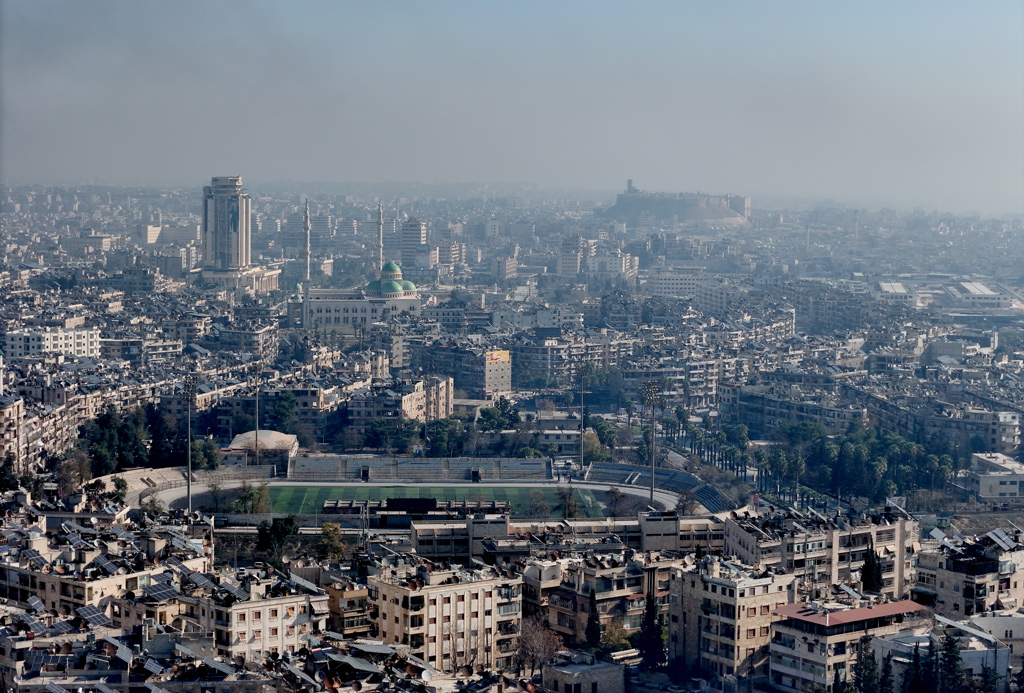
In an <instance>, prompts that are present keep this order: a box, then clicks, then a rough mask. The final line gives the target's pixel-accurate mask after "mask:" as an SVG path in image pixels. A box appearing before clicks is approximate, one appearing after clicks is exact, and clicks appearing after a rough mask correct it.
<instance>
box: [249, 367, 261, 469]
mask: <svg viewBox="0 0 1024 693" xmlns="http://www.w3.org/2000/svg"><path fill="white" fill-rule="evenodd" d="M250 368H251V369H252V373H253V375H255V376H256V437H255V439H254V443H253V449H254V450H255V451H256V466H257V467H258V466H260V374H261V373H262V372H263V362H262V361H260V360H256V361H253V363H252V365H251V366H250Z"/></svg>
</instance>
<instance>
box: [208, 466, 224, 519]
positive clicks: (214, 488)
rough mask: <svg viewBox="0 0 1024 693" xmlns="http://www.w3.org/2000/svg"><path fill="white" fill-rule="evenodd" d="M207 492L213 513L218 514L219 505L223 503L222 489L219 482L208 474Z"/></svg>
mask: <svg viewBox="0 0 1024 693" xmlns="http://www.w3.org/2000/svg"><path fill="white" fill-rule="evenodd" d="M206 489H207V492H208V493H209V494H210V502H211V503H212V504H213V512H215V513H219V512H220V504H221V503H223V502H224V489H223V488H222V487H221V485H220V480H219V479H218V478H217V477H216V476H214V475H213V474H210V476H209V481H207V482H206Z"/></svg>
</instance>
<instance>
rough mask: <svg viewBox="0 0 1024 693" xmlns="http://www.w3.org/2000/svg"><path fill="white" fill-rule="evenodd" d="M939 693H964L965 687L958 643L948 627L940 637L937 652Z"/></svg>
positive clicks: (965, 677)
mask: <svg viewBox="0 0 1024 693" xmlns="http://www.w3.org/2000/svg"><path fill="white" fill-rule="evenodd" d="M938 671H939V676H938V679H939V680H938V683H939V685H938V692H939V693H964V691H965V690H966V688H967V672H965V671H964V665H963V662H961V660H960V643H959V641H957V639H956V636H954V635H953V629H952V628H948V629H947V630H946V634H945V635H944V636H943V637H942V647H941V652H940V654H939V669H938Z"/></svg>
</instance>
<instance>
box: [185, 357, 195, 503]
mask: <svg viewBox="0 0 1024 693" xmlns="http://www.w3.org/2000/svg"><path fill="white" fill-rule="evenodd" d="M198 384H199V378H198V377H197V376H196V374H195V373H189V374H187V375H186V376H185V381H184V386H185V387H184V391H185V407H186V409H187V412H188V414H187V415H186V416H187V421H188V433H187V435H186V436H185V445H186V448H185V449H186V454H187V459H188V474H187V476H186V478H185V481H186V484H187V486H188V489H187V491H186V495H187V496H188V514H189V516H191V515H192V406H193V404H194V403H195V400H196V386H197V385H198Z"/></svg>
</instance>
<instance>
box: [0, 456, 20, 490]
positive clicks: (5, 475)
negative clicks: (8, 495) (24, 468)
mask: <svg viewBox="0 0 1024 693" xmlns="http://www.w3.org/2000/svg"><path fill="white" fill-rule="evenodd" d="M16 462H17V460H16V459H15V457H14V453H11V452H8V453H7V454H6V455H4V461H3V463H2V464H0V491H13V490H14V489H16V488H18V476H17V475H16V474H15V473H14V466H15V463H16Z"/></svg>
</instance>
